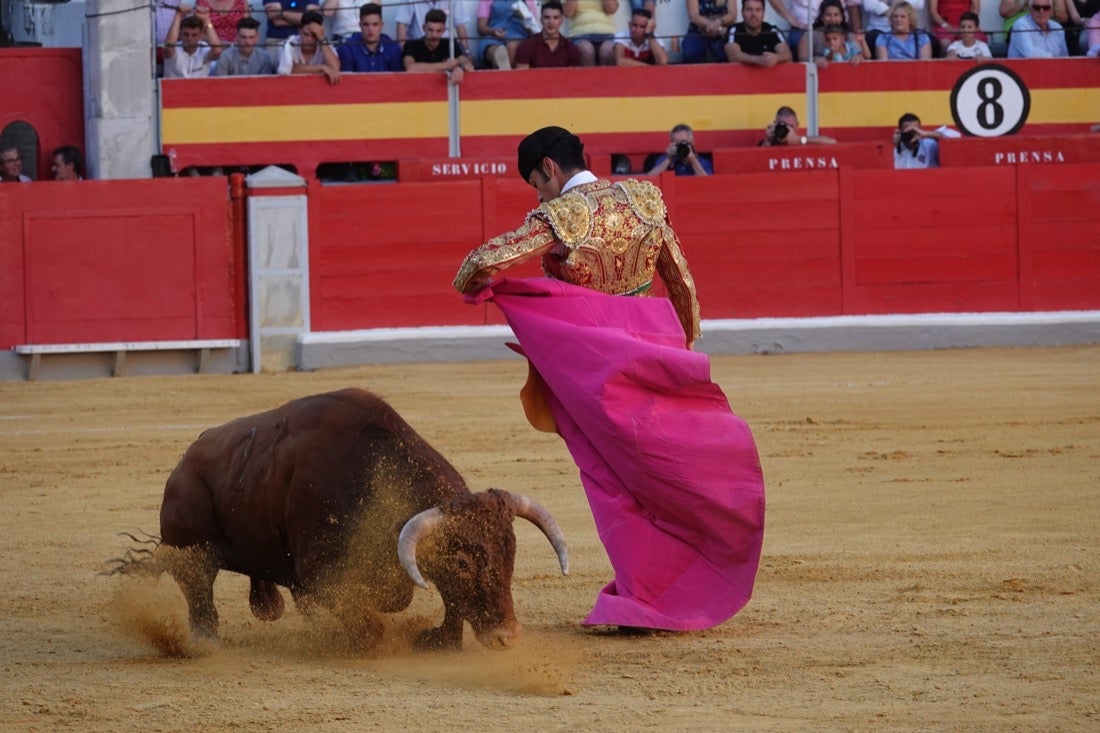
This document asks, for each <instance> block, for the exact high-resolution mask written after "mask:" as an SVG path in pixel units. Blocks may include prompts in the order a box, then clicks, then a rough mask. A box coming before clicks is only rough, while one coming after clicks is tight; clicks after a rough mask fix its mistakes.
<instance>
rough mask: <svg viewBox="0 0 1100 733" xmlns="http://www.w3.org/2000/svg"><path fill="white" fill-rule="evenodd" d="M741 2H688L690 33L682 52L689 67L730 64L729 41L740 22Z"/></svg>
mask: <svg viewBox="0 0 1100 733" xmlns="http://www.w3.org/2000/svg"><path fill="white" fill-rule="evenodd" d="M736 2H737V0H687V11H688V21H689V22H688V30H687V35H685V36H684V40H683V43H682V45H681V50H682V51H683V57H684V63H685V64H705V63H707V62H708V61H728V60H729V59H727V58H726V39H727V38H728V37H729V29H730V28H732V27H733V24H734V23H736V22H737V4H736Z"/></svg>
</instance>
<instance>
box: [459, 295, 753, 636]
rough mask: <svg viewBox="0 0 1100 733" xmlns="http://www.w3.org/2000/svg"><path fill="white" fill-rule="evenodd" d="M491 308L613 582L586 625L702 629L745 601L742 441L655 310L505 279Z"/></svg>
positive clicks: (670, 317) (672, 325) (705, 369)
mask: <svg viewBox="0 0 1100 733" xmlns="http://www.w3.org/2000/svg"><path fill="white" fill-rule="evenodd" d="M467 300H468V301H469V302H481V301H484V300H492V301H493V302H494V303H496V305H497V306H498V307H499V308H500V310H501V311H503V313H504V315H505V317H506V318H507V319H508V323H509V324H510V325H511V327H512V331H513V332H514V333H515V335H516V337H517V338H518V339H519V341H520V344H521V346H522V352H523V353H524V354H525V355H526V356H527V358H528V359H529V360H530V362H531V363H532V364H533V365H534V367H535V368H536V369H537V370H538V372H539V373H540V375H541V376H542V378H543V380H545V382H546V385H547V388H548V389H547V391H548V394H547V395H546V399H547V402H548V404H549V407H550V411H551V413H552V414H553V415H554V418H555V420H556V421H557V424H558V429H559V431H560V433H561V435H562V437H563V438H564V439H565V443H566V445H567V446H568V448H569V451H570V453H571V454H572V455H573V459H574V461H576V463H577V466H578V468H580V472H581V481H582V483H583V485H584V490H585V493H586V494H587V496H588V503H589V505H590V506H591V508H592V514H593V516H594V518H595V520H596V527H597V529H598V531H599V535H600V539H601V541H602V542H603V544H604V547H605V548H606V550H607V554H608V557H609V558H610V560H611V566H612V568H614V571H615V579H614V580H613V581H611V582H610V583H608V585H607V586H606V587H604V588H603V590H601V591H600V594H599V597H598V598H597V599H596V605H595V607H594V608H593V609H592V612H591V613H590V614H589V615H588V617H587V618H586V619H585V621H584V623H586V624H617V625H621V626H638V627H646V628H656V629H672V630H681V631H688V630H696V629H705V628H709V627H711V626H715V625H717V624H720V623H722V622H723V621H726V620H727V619H729V618H730V617H731V616H733V615H734V614H735V613H737V612H738V611H739V610H741V608H742V607H744V605H745V604H746V603H748V601H749V598H750V597H751V596H752V588H753V582H754V581H755V579H756V570H757V566H758V565H759V562H760V546H761V544H762V542H763V538H764V478H763V474H762V472H761V469H760V458H759V456H758V455H757V452H756V445H755V443H754V442H753V438H752V433H751V432H750V431H749V427H748V425H747V424H746V423H745V421H744V420H742V419H741V418H739V417H737V416H736V415H734V414H733V412H732V411H731V409H730V406H729V403H728V402H727V401H726V397H725V395H724V394H723V393H722V390H721V389H720V388H719V387H718V385H716V384H714V383H713V382H712V381H711V380H710V360H709V359H708V358H707V356H706V355H705V354H700V353H697V352H694V351H689V350H688V349H687V348H685V346H684V332H683V328H682V326H681V325H680V321H679V320H678V319H677V317H676V312H675V310H674V309H673V307H672V304H671V302H670V301H668V300H667V299H665V298H647V297H635V298H632V297H622V296H611V295H604V294H602V293H598V292H596V291H593V290H589V289H587V288H582V287H578V286H575V285H570V284H568V283H565V282H561V281H558V280H551V279H527V280H513V279H504V280H499V281H495V282H493V283H491V284H490V285H489V286H488V287H487V288H485V289H484V290H482V291H481V292H480V293H478V294H477V295H476V296H473V297H468V298H467Z"/></svg>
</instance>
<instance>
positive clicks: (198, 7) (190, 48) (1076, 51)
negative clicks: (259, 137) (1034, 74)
mask: <svg viewBox="0 0 1100 733" xmlns="http://www.w3.org/2000/svg"><path fill="white" fill-rule="evenodd" d="M989 1H990V0H987V2H989ZM161 2H162V3H164V2H172V0H161ZM264 2H265V4H264V6H263V8H264V16H265V19H266V31H265V35H264V37H263V38H261V36H260V33H261V29H262V28H263V24H261V23H260V22H259V20H258V19H257V18H256V17H254V16H253V14H252V11H251V9H250V6H249V4H248V3H249V0H197V2H196V4H195V6H194V7H191V6H190V5H187V4H180V5H165V4H159V5H157V7H156V24H157V36H158V43H160V44H161V45H160V53H159V55H158V58H159V59H160V61H161V64H162V73H163V75H164V76H166V77H188V78H195V77H203V76H211V75H214V76H236V75H262V74H271V73H277V74H323V75H324V76H325V77H326V78H327V80H328V81H329V83H333V84H335V83H338V82H339V78H340V74H341V73H348V72H352V73H355V72H371V71H402V70H404V71H440V72H446V73H447V74H448V75H449V77H450V79H451V81H452V83H456V84H457V83H460V82H461V80H462V76H463V74H464V73H466V72H468V71H472V70H473V69H525V68H543V67H562V66H596V65H600V66H611V65H619V66H638V65H650V64H652V65H664V64H668V63H707V62H714V63H727V62H728V63H741V64H750V65H755V66H762V67H771V66H775V65H777V64H782V63H787V62H791V61H809V60H811V59H812V60H813V61H814V62H815V63H816V64H818V65H819V66H822V67H826V66H828V64H830V63H852V64H858V63H861V62H864V61H868V60H888V61H892V60H914V59H931V58H949V59H976V60H981V59H988V58H993V57H995V56H1007V57H1009V58H1055V57H1064V56H1074V55H1088V56H1097V55H1100V12H1098V11H1100V0H1000V5H999V7H998V12H999V15H1000V16H1001V17H1002V18H1004V27H1003V29H988V28H987V29H984V30H983V29H981V28H980V15H979V14H980V9H981V8H980V3H981V0H808V2H804V1H803V0H685V2H686V10H687V27H686V28H683V29H674V28H659V27H658V25H657V18H656V14H655V6H656V2H655V0H629V2H628V0H543V2H539V1H538V0H479V1H478V2H477V6H476V8H477V9H476V18H475V19H471V18H469V17H467V15H468V11H467V3H466V2H456V3H454V4H453V5H452V4H451V3H449V2H447V0H386V1H385V6H386V7H385V11H383V3H368V4H365V5H361V6H356V5H355V4H354V0H264ZM620 3H622V4H623V5H624V6H627V7H629V9H630V14H629V21H628V23H627V25H626V27H620V26H619V22H620V21H619V16H620V14H619V9H620ZM452 8H453V10H454V17H453V18H448V17H447V15H446V11H447V10H448V9H452ZM769 9H770V12H771V14H772V16H771V17H773V18H774V19H776V20H777V24H773V23H770V22H767V21H766V20H765V16H766V15H767V13H768V12H769ZM383 12H385V13H386V14H387V15H388V14H390V13H392V14H393V18H392V19H391V20H392V21H393V22H394V28H395V36H396V38H391V37H390V36H389V35H387V34H385V33H384V32H383V31H382V28H383ZM922 17H927V19H928V25H929V26H930V27H928V28H925V27H922V25H921V18H922ZM471 21H473V22H471ZM471 31H472V32H473V33H472V34H471ZM452 36H453V39H452Z"/></svg>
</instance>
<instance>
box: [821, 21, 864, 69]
mask: <svg viewBox="0 0 1100 733" xmlns="http://www.w3.org/2000/svg"><path fill="white" fill-rule="evenodd" d="M824 36H825V55H824V56H822V62H823V63H822V64H821V65H822V66H825V65H827V64H828V63H829V62H830V61H832V62H837V61H841V62H843V61H847V62H848V63H850V64H852V65H853V66H854V65H856V64H860V63H862V62H863V59H865V58H870V57H871V52H870V50H868V48H867V44H866V42H863V43H860V42H857V41H849V40H848V34H847V33H846V32H845V30H844V26H839V25H827V26H825V33H824Z"/></svg>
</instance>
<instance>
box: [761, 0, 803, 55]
mask: <svg viewBox="0 0 1100 733" xmlns="http://www.w3.org/2000/svg"><path fill="white" fill-rule="evenodd" d="M768 4H769V5H771V6H772V9H773V10H774V11H775V12H776V14H777V15H778V16H779V17H780V18H782V19H783V20H784V21H785V22H786V23H787V34H786V37H787V44H788V45H789V46H790V47H791V51H792V52H794V51H795V49H797V48H798V44H799V42H800V41H801V40H802V36H803V35H804V34H805V33H806V31H807V30H809V29H810V14H811V13H812V12H813V10H814V7H813V6H814V2H813V0H809V2H807V0H768ZM801 58H802V57H801V56H799V59H801Z"/></svg>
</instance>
